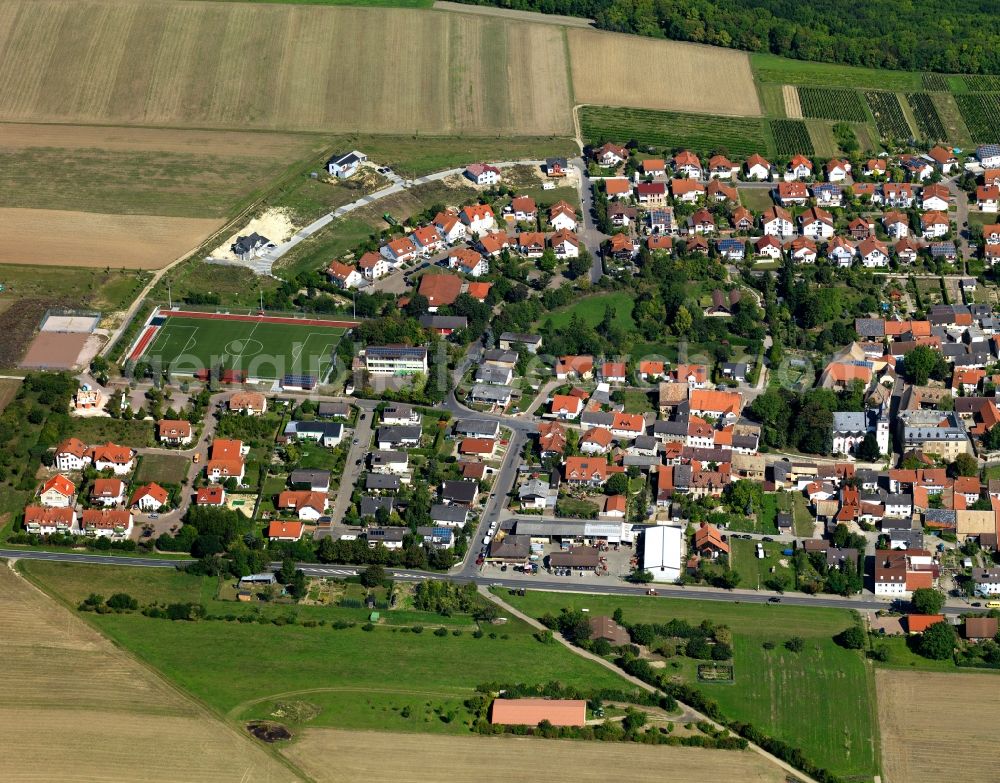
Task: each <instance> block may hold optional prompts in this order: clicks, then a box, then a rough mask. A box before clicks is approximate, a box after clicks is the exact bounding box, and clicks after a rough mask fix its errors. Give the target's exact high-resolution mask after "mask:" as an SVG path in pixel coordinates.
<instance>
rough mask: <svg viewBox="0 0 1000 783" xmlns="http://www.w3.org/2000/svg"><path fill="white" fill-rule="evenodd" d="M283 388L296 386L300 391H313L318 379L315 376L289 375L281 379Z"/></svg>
mask: <svg viewBox="0 0 1000 783" xmlns="http://www.w3.org/2000/svg"><path fill="white" fill-rule="evenodd" d="M281 385H282V386H296V387H298V388H300V389H312V388H313V387H314V386H315V385H316V377H315V376H313V375H296V374H294V373H289V374H288V375H286V376H285V377H284V378H282V379H281Z"/></svg>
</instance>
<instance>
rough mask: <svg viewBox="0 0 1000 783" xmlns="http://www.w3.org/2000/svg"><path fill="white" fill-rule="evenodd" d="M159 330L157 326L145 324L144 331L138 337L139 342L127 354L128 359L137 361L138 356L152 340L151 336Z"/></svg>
mask: <svg viewBox="0 0 1000 783" xmlns="http://www.w3.org/2000/svg"><path fill="white" fill-rule="evenodd" d="M157 331H159V327H158V326H147V327H146V331H145V332H143V333H142V337H140V338H139V342H137V343H136V344H135V349H134V350H133V351H132V353H131V354H129V357H128V358H129V361H133V362H135V361H138V360H139V357H140V356H142V355H143V354H144V353H145V352H146V349H147V348H148V347H149V344H150V343H151V342H152V341H153V336H154V335H155V334H156V333H157Z"/></svg>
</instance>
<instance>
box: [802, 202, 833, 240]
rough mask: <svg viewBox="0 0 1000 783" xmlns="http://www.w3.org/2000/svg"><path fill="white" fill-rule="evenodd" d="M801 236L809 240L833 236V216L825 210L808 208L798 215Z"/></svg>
mask: <svg viewBox="0 0 1000 783" xmlns="http://www.w3.org/2000/svg"><path fill="white" fill-rule="evenodd" d="M799 225H800V226H801V227H802V236H804V237H809V238H810V239H816V240H819V239H829V238H830V237H832V236H833V234H834V230H833V215H831V214H830V213H829V212H827V211H826V210H825V209H821V208H819V207H810V208H809V209H807V210H806V211H805V212H803V213H802V214H801V215H799Z"/></svg>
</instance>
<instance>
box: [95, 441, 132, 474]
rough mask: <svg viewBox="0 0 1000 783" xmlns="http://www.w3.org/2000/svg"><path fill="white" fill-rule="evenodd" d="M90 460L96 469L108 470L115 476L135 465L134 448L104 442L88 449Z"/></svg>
mask: <svg viewBox="0 0 1000 783" xmlns="http://www.w3.org/2000/svg"><path fill="white" fill-rule="evenodd" d="M89 453H90V458H91V461H92V462H93V463H94V467H95V468H96V469H97V470H110V471H111V472H112V473H114V474H115V475H116V476H124V475H126V474H128V473H131V472H132V469H133V468H134V467H135V454H136V452H135V450H133V449H131V448H129V447H128V446H119V445H117V444H115V443H111V442H108V443H105V444H104V445H103V446H94V447H93V448H91V449H90V450H89Z"/></svg>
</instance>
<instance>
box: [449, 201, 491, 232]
mask: <svg viewBox="0 0 1000 783" xmlns="http://www.w3.org/2000/svg"><path fill="white" fill-rule="evenodd" d="M458 217H459V219H460V220H461V221H462V222H463V223H464V224H465V227H466V230H467V231H468V232H469V233H470V234H484V233H485V232H487V231H490V230H491V229H493V228H496V218H495V217H494V215H493V207H491V206H490V205H489V204H470V205H468V206H466V207H462V209H461V211H459V213H458Z"/></svg>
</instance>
